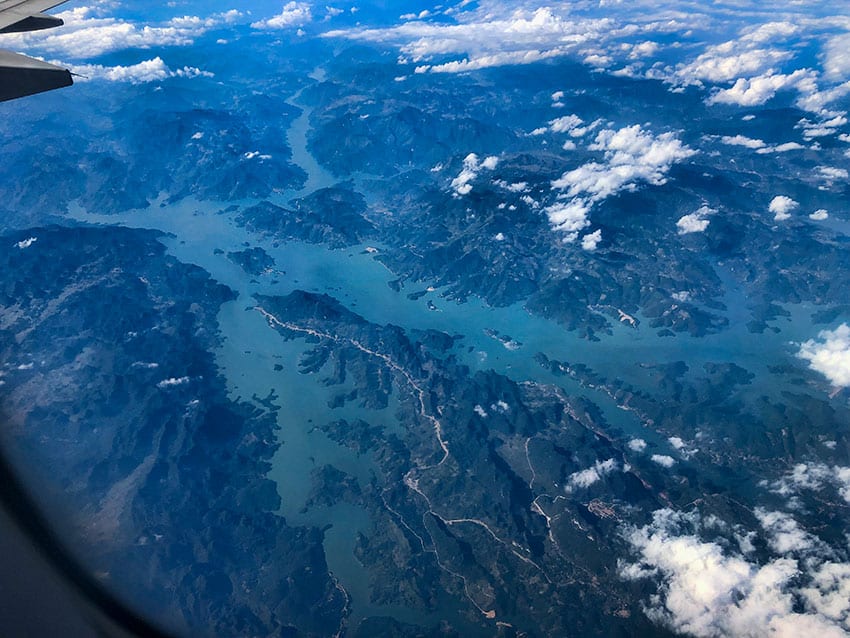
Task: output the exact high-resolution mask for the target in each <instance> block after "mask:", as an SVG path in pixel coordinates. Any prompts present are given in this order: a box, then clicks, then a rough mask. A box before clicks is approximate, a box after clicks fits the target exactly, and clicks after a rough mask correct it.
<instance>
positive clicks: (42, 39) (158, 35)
mask: <svg viewBox="0 0 850 638" xmlns="http://www.w3.org/2000/svg"><path fill="white" fill-rule="evenodd" d="M93 13H94V9H92V8H91V7H78V8H77V9H74V10H72V11H66V12H63V13H58V14H56V15H57V17H59V18H62V19H63V20H65V26H64V27H63V28H62V29H57V30H49V31H36V32H32V33H25V34H13V35H10V36H6V37H7V38H9V39H10V40H7V41H12V42H14V41H15V39H17V42H18V46H21V47H32V48H34V49H36V50H38V51H43V52H46V53H50V54H54V55H61V56H62V57H64V58H68V59H73V60H80V59H86V58H93V57H97V56H100V55H103V54H105V53H110V52H112V51H121V50H124V49H130V48H139V49H147V48H150V47H154V46H188V45H191V44H193V43H194V42H195V40H196V39H197V38H198V37H199V36H201V35H203V34H204V33H206V32H207V31H209V30H211V29H214V28H216V27H220V26H223V25H226V24H231V23H233V22H235V21H236V20H237V19H238V18H239V17H241V16H242V14H241V13H240V12H239V11H236V10H231V11H227V12H225V13H217V14H213V15H212V16H210V17H208V18H200V17H198V16H182V17H177V18H172V19H171V20H169V21H168V22H166V23H164V24H161V25H157V26H151V25H137V24H135V23H132V22H127V21H125V20H120V19H116V18H111V17H96V16H94V15H92V14H93Z"/></svg>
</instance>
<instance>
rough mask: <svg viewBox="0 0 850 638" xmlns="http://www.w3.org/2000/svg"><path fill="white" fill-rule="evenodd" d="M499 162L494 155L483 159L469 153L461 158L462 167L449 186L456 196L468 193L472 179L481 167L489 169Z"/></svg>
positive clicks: (476, 175)
mask: <svg viewBox="0 0 850 638" xmlns="http://www.w3.org/2000/svg"><path fill="white" fill-rule="evenodd" d="M498 164H499V158H498V157H496V156H495V155H490V156H489V157H485V158H484V160H483V161H481V160H479V159H478V155H476V154H475V153H470V154H469V155H467V156H466V157H465V158H464V159H463V168H461V171H460V173H458V176H457V177H455V178H454V179H453V180H452V182H451V188H452V190H453V191H454V192H455V195H456V196H463V195H468V194H469V193H470V191H472V181H473V180H474V179H475V178H476V177H478V174H479V173H480V172H481V170H482V169H486V170H490V171H492V170H493V169H495V168H496V166H497V165H498Z"/></svg>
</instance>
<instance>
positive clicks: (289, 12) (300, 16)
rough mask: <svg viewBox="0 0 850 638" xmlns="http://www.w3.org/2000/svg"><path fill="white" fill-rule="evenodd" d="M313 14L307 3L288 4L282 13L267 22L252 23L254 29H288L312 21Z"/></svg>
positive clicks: (266, 20)
mask: <svg viewBox="0 0 850 638" xmlns="http://www.w3.org/2000/svg"><path fill="white" fill-rule="evenodd" d="M312 19H313V12H312V10H311V8H310V5H309V4H307V3H306V2H287V3H286V4H285V5H284V7H283V9H282V10H281V12H280V13H278V14H277V15H276V16H272V17H271V18H267V19H265V20H259V21H258V22H252V23H251V27H252V28H254V29H288V28H290V27H299V26H302V25H305V24H307V23H308V22H310V21H312Z"/></svg>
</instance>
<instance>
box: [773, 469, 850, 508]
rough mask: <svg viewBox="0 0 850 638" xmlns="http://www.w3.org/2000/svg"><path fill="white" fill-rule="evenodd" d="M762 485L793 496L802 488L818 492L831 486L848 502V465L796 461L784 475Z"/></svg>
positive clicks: (849, 483)
mask: <svg viewBox="0 0 850 638" xmlns="http://www.w3.org/2000/svg"><path fill="white" fill-rule="evenodd" d="M761 484H762V485H763V486H767V487H769V488H770V490H771V491H772V492H775V493H777V494H780V495H782V496H790V497H792V498H793V497H794V496H795V495H797V494H799V493H800V492H801V491H802V490H811V491H815V492H819V491H822V490H824V489H825V488H826V487H827V486H832V487H833V488H835V489H836V490H837V491H838V494H839V495H840V496H841V498H843V499H844V500H845V501H847V502H848V503H850V467H841V466H840V465H832V466H830V465H827V464H825V463H797V464H796V465H795V466H794V467H793V468H792V469H791V471H790V472H788V473H786V474H785V476H782V477H780V478H779V479H777V480H775V481H773V482H767V481H762V483H761Z"/></svg>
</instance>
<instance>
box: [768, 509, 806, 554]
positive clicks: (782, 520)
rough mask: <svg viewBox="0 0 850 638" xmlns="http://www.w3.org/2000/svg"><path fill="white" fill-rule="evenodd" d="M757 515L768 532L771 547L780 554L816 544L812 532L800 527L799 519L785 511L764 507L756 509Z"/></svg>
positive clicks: (801, 549)
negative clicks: (769, 509) (774, 510)
mask: <svg viewBox="0 0 850 638" xmlns="http://www.w3.org/2000/svg"><path fill="white" fill-rule="evenodd" d="M754 513H755V515H756V518H757V519H758V521H759V523H761V526H762V527H763V528H764V530H765V531H766V532H767V533H768V537H769V541H770V546H771V548H772V549H773V550H774V551H776V552H779V553H780V554H788V553H790V552H799V551H803V550H807V549H812V548H813V547H814V546H815V542H814V539H813V538H812V536H811V535H810V534H808V533H807V532H805V531H803V530H802V529H800V526H799V525H798V524H797V521H795V520H794V518H793V517H792V516H791V515H790V514H786V513H785V512H769V511H767V510H766V509H764V508H762V507H757V508H756V509H755V512H754Z"/></svg>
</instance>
